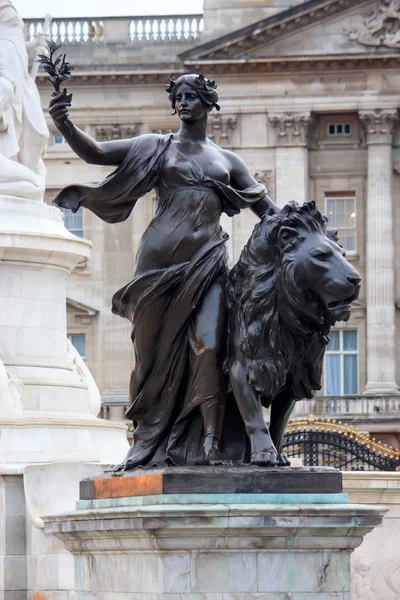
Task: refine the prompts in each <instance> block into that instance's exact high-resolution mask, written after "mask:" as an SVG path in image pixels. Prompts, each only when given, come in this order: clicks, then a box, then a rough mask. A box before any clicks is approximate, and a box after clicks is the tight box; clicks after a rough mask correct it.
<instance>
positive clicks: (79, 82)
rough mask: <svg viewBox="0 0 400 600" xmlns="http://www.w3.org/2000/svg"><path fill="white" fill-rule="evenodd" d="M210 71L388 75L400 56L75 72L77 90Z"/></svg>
mask: <svg viewBox="0 0 400 600" xmlns="http://www.w3.org/2000/svg"><path fill="white" fill-rule="evenodd" d="M206 68H207V72H211V71H212V74H213V76H215V77H217V76H218V75H264V74H265V75H268V74H273V73H279V74H282V73H296V74H298V73H327V72H342V71H364V70H365V71H371V70H373V69H376V70H379V71H386V70H388V69H399V68H400V54H392V55H387V56H376V55H371V56H362V57H359V56H354V55H353V56H351V55H349V56H310V57H304V58H301V59H299V58H298V57H294V58H290V57H289V58H284V59H279V60H276V59H271V60H269V59H249V60H242V61H240V60H238V61H237V62H235V61H229V62H224V61H215V62H214V61H207V64H206V65H205V64H204V63H202V62H201V60H199V61H197V62H193V63H191V64H190V65H189V66H188V67H187V68H186V69H185V70H184V71H182V69H179V70H178V69H177V70H176V71H171V72H170V74H169V75H167V74H166V73H165V71H164V70H163V65H157V66H156V67H155V69H154V71H153V72H151V73H143V72H141V73H136V72H132V73H130V74H129V75H127V74H124V75H117V76H116V75H115V73H112V72H110V73H102V74H101V75H99V74H95V73H89V74H88V73H79V72H75V71H74V88H78V87H85V88H87V87H92V86H93V87H96V86H105V85H112V86H115V87H118V86H126V85H164V84H165V82H166V81H167V80H168V77H172V76H176V77H177V76H179V75H181V74H183V73H189V72H190V73H191V72H197V71H200V72H201V71H202V70H205V69H206ZM36 83H37V85H38V87H39V88H40V89H42V90H43V91H45V90H46V91H48V90H49V82H48V81H47V78H46V77H44V76H39V77H37V78H36Z"/></svg>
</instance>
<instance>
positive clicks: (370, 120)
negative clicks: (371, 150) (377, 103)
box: [359, 108, 399, 145]
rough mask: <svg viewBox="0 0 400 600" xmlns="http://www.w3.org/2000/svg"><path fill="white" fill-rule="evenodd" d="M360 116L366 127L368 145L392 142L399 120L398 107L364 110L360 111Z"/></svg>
mask: <svg viewBox="0 0 400 600" xmlns="http://www.w3.org/2000/svg"><path fill="white" fill-rule="evenodd" d="M359 116H360V121H361V123H362V125H363V127H364V131H365V135H366V143H367V145H370V144H392V142H393V134H394V131H395V127H396V125H397V123H398V120H399V116H398V111H397V109H395V108H393V109H387V110H386V109H385V110H381V109H380V108H376V109H375V110H362V111H360V112H359Z"/></svg>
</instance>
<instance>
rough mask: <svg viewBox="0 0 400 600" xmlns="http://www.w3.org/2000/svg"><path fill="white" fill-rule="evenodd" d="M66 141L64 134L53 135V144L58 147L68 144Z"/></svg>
mask: <svg viewBox="0 0 400 600" xmlns="http://www.w3.org/2000/svg"><path fill="white" fill-rule="evenodd" d="M66 143H67V142H66V139H65V137H64V136H63V135H62V133H53V144H54V145H55V146H58V145H59V144H66Z"/></svg>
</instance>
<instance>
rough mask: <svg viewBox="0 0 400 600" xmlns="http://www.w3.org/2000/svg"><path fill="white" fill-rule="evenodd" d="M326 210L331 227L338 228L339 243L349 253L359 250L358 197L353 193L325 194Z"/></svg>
mask: <svg viewBox="0 0 400 600" xmlns="http://www.w3.org/2000/svg"><path fill="white" fill-rule="evenodd" d="M325 212H326V215H327V216H328V219H329V227H331V228H332V229H337V231H338V236H339V243H340V244H341V245H342V246H343V248H344V249H345V250H346V252H347V253H348V254H355V253H356V250H357V237H356V234H357V213H356V197H355V195H354V194H353V193H349V194H348V193H342V194H340V193H338V194H333V193H332V194H330V193H327V194H325Z"/></svg>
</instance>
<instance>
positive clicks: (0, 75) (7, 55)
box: [0, 0, 48, 200]
mask: <svg viewBox="0 0 400 600" xmlns="http://www.w3.org/2000/svg"><path fill="white" fill-rule="evenodd" d="M43 44H44V37H43V35H39V36H38V38H37V39H36V40H35V41H34V42H28V43H26V42H25V38H24V24H23V21H22V19H21V18H20V16H19V14H18V12H17V11H16V9H15V7H14V6H13V4H12V2H10V0H0V195H2V196H6V197H14V198H24V199H32V200H40V199H42V196H43V192H44V187H45V174H46V170H45V166H44V163H43V160H42V154H43V151H44V148H45V147H46V144H47V139H48V129H47V126H46V122H45V119H44V116H43V111H42V107H41V104H40V98H39V92H38V90H37V87H36V85H35V82H34V80H33V78H32V77H31V74H30V73H29V70H28V51H29V52H31V51H33V50H35V51H36V50H38V49H39V48H41V47H42V46H43Z"/></svg>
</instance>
